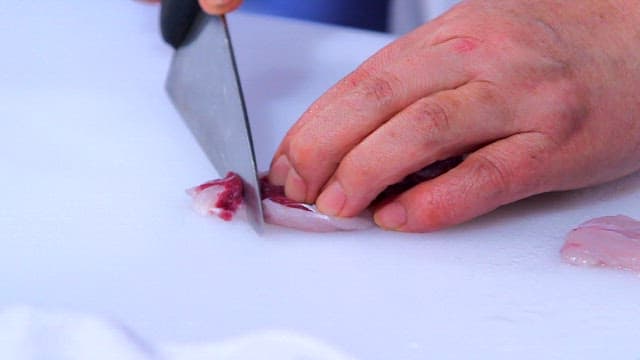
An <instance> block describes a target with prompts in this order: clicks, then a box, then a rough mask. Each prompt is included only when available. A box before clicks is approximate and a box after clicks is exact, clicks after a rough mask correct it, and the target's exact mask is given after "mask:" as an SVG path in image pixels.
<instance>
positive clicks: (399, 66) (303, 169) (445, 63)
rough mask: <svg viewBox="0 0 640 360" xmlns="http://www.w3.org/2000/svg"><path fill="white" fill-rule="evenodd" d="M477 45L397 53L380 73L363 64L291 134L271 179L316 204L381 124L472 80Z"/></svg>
mask: <svg viewBox="0 0 640 360" xmlns="http://www.w3.org/2000/svg"><path fill="white" fill-rule="evenodd" d="M473 41H474V40H472V39H466V38H465V39H452V40H450V41H446V42H443V43H441V44H438V45H436V46H433V47H426V48H425V49H422V50H421V51H419V52H417V53H416V52H407V53H405V54H399V55H400V56H399V59H398V60H396V61H395V62H389V63H388V64H387V65H386V66H384V67H381V68H377V67H375V66H369V65H368V64H367V63H365V64H363V66H361V67H360V68H359V69H358V70H356V71H354V72H353V73H352V74H350V75H348V76H347V77H346V78H344V79H343V80H341V81H340V82H339V83H338V84H337V85H336V86H334V87H333V88H332V89H330V90H329V91H328V92H327V93H326V94H325V95H323V96H322V97H321V98H320V99H318V100H317V101H316V102H315V103H314V104H313V105H312V106H311V107H310V108H309V110H307V111H306V112H305V114H303V116H302V117H301V119H300V120H299V121H298V123H297V124H296V125H295V126H294V127H293V128H292V129H291V130H290V132H289V133H288V134H287V136H286V137H285V139H284V140H283V142H282V144H281V146H280V147H279V149H278V151H277V152H276V154H275V155H274V159H275V161H274V163H273V164H272V167H271V171H270V180H271V181H272V182H273V183H275V184H278V185H285V193H286V195H287V196H288V197H290V198H292V199H294V200H298V201H307V202H313V201H314V200H315V198H316V196H317V194H318V192H319V190H320V188H321V187H322V186H323V185H324V183H325V182H326V181H327V179H328V178H329V177H330V176H331V174H332V173H333V172H334V171H335V170H336V168H337V166H338V164H339V163H340V161H341V159H342V158H343V157H344V156H345V155H346V154H347V153H348V152H349V151H351V149H353V147H355V146H356V145H357V144H358V143H360V142H361V141H362V139H364V138H365V137H366V136H367V135H369V134H370V133H371V132H373V131H375V129H376V128H378V127H379V126H380V125H381V124H383V123H384V122H385V121H387V120H388V119H389V118H391V117H392V116H393V115H394V114H396V113H397V112H399V111H400V110H402V109H403V108H405V107H406V106H408V105H410V104H411V103H413V102H415V101H416V100H418V99H420V98H422V97H425V96H427V95H430V94H432V93H435V92H437V91H441V90H445V89H453V88H456V87H458V86H461V85H463V84H465V83H467V82H469V81H470V80H471V79H472V78H473V77H474V74H473V72H472V70H471V68H472V66H470V64H469V59H471V58H472V57H471V56H469V54H468V52H467V51H466V49H469V47H470V46H472V45H473V44H471V45H470V44H469V42H473ZM461 49H463V50H461ZM382 54H384V53H382ZM409 54H410V55H409ZM396 55H398V54H396ZM402 55H407V56H402Z"/></svg>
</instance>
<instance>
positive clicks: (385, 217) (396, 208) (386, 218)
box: [374, 202, 407, 230]
mask: <svg viewBox="0 0 640 360" xmlns="http://www.w3.org/2000/svg"><path fill="white" fill-rule="evenodd" d="M374 220H375V222H376V224H378V225H380V226H381V227H383V228H385V229H391V230H396V229H399V228H400V227H401V226H402V225H404V224H405V223H406V222H407V210H406V209H405V208H404V206H402V205H401V204H400V203H398V202H392V203H389V204H387V205H385V206H384V207H382V209H380V210H378V211H377V212H376V214H375V216H374Z"/></svg>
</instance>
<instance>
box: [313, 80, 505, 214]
mask: <svg viewBox="0 0 640 360" xmlns="http://www.w3.org/2000/svg"><path fill="white" fill-rule="evenodd" d="M497 93H498V92H497V90H496V89H495V86H494V85H492V84H491V83H488V82H472V83H469V84H466V85H464V86H462V87H460V88H458V89H455V90H448V91H442V92H438V93H436V94H434V95H432V96H428V97H425V98H422V99H420V100H418V101H416V102H415V103H413V104H411V105H410V106H409V107H407V108H406V109H404V110H403V111H401V112H400V113H398V114H397V115H395V116H394V117H393V118H392V119H391V120H389V121H388V122H387V123H385V124H384V125H382V126H381V127H380V128H378V129H377V130H376V131H375V132H373V133H372V134H370V135H369V136H368V137H367V138H365V139H364V140H363V141H362V142H361V143H360V144H358V145H357V146H356V147H355V148H354V149H353V150H352V151H351V152H349V153H348V154H347V155H346V156H345V157H344V158H343V159H342V161H341V162H340V165H339V166H338V168H337V170H336V172H335V173H334V175H333V176H332V178H331V179H330V181H329V182H328V183H327V186H326V188H325V189H324V190H323V191H322V193H321V194H320V195H319V197H318V200H317V202H316V204H317V206H318V209H319V210H320V211H322V212H324V213H326V214H329V215H334V216H354V215H357V214H358V213H360V212H361V211H362V210H364V209H365V208H366V207H367V206H368V205H369V204H370V203H371V201H373V200H374V199H375V198H376V196H378V194H380V193H381V192H382V191H383V190H384V189H385V188H387V187H388V186H389V185H392V184H395V183H397V182H399V181H401V180H402V179H403V178H405V177H406V176H407V175H409V174H412V173H414V172H416V171H418V170H420V169H422V168H424V167H425V166H427V165H429V164H432V163H434V162H435V161H437V160H442V159H445V158H449V157H451V156H455V155H459V154H462V153H466V152H469V151H470V150H471V149H474V148H477V147H479V146H480V145H481V144H486V143H489V142H492V141H494V140H496V139H500V138H504V137H506V136H508V135H511V134H513V133H514V132H515V130H514V127H513V126H512V124H511V123H512V121H511V115H510V114H509V111H508V109H507V108H506V105H505V104H504V101H503V99H502V98H501V97H500V96H499V95H497Z"/></svg>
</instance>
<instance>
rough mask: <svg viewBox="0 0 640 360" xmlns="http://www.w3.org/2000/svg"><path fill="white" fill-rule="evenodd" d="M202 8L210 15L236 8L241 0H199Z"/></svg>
mask: <svg viewBox="0 0 640 360" xmlns="http://www.w3.org/2000/svg"><path fill="white" fill-rule="evenodd" d="M199 2H200V6H201V7H202V9H203V10H204V11H205V12H207V13H209V14H211V15H221V14H225V13H228V12H230V11H233V10H235V9H237V8H238V7H239V6H240V4H242V0H199Z"/></svg>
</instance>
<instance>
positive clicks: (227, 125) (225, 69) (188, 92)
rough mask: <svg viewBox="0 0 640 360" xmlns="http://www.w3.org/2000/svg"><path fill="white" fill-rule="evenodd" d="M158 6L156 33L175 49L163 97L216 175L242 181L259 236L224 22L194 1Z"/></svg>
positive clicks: (257, 203)
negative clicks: (166, 96)
mask: <svg viewBox="0 0 640 360" xmlns="http://www.w3.org/2000/svg"><path fill="white" fill-rule="evenodd" d="M194 4H195V10H194ZM162 6H163V7H162V15H161V27H162V32H163V35H164V37H165V40H167V42H169V43H170V44H171V45H173V46H174V47H175V49H176V50H175V53H174V55H173V59H172V61H171V66H170V69H169V74H168V76H167V81H166V89H167V92H168V93H169V97H170V98H171V100H172V102H173V104H174V106H175V108H176V109H177V110H178V112H179V113H180V115H181V117H182V118H183V120H184V121H185V123H186V124H187V126H188V128H189V129H190V130H191V132H192V133H193V135H194V137H195V138H196V140H197V141H198V143H199V144H200V147H201V148H202V150H203V151H204V153H205V154H206V155H207V157H208V158H209V160H210V161H211V163H212V164H213V166H214V167H215V169H216V171H217V172H218V174H219V175H220V176H224V175H225V174H226V173H227V172H229V171H233V172H235V173H237V174H238V175H239V176H240V177H241V178H242V180H243V183H244V194H243V197H244V203H245V206H246V208H247V218H248V220H249V222H250V224H251V225H252V226H253V228H254V229H255V230H256V231H257V232H258V233H260V232H261V231H262V228H263V224H264V218H263V212H262V201H261V199H260V186H259V179H258V173H257V166H256V159H255V152H254V146H253V141H252V137H251V127H250V124H249V119H248V116H247V110H246V105H245V102H244V96H243V94H242V87H241V84H240V79H239V75H238V68H237V65H236V60H235V55H234V53H233V47H232V44H231V38H230V36H229V28H228V24H227V20H226V18H225V17H224V16H212V15H206V14H204V13H203V12H202V11H200V10H199V9H198V7H197V6H198V4H197V1H184V0H175V1H163V3H162ZM172 11H173V13H172Z"/></svg>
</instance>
